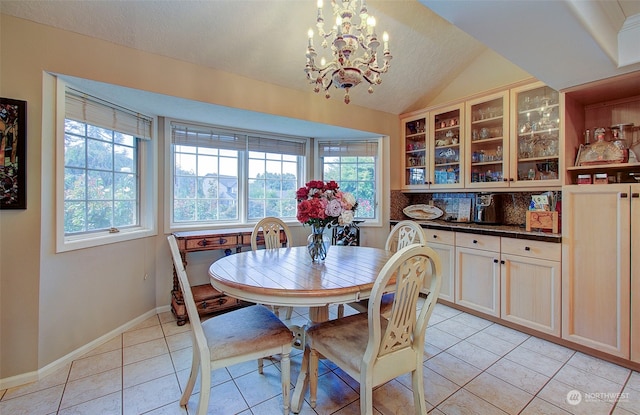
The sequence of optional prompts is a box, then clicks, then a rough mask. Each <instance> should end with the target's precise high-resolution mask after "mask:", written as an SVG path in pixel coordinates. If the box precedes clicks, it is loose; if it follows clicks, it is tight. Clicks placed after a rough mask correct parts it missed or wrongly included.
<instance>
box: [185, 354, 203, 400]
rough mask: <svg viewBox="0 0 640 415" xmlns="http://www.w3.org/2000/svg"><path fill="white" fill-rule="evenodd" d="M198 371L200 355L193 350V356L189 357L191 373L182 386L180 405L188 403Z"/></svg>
mask: <svg viewBox="0 0 640 415" xmlns="http://www.w3.org/2000/svg"><path fill="white" fill-rule="evenodd" d="M199 371H200V357H199V355H198V352H197V351H196V350H195V348H194V351H193V357H192V358H191V373H189V380H187V384H186V385H185V387H184V392H183V393H182V397H181V398H180V405H181V406H185V407H186V406H187V403H189V398H190V397H191V393H192V392H193V387H194V386H195V384H196V379H197V378H198V372H199Z"/></svg>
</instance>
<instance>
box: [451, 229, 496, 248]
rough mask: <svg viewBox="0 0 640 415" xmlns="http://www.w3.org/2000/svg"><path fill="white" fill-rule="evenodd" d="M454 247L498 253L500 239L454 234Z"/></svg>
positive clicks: (470, 234) (487, 236) (490, 236)
mask: <svg viewBox="0 0 640 415" xmlns="http://www.w3.org/2000/svg"><path fill="white" fill-rule="evenodd" d="M456 246H461V247H465V248H472V249H484V250H485V251H496V252H500V237H499V236H492V235H477V234H473V233H461V232H456Z"/></svg>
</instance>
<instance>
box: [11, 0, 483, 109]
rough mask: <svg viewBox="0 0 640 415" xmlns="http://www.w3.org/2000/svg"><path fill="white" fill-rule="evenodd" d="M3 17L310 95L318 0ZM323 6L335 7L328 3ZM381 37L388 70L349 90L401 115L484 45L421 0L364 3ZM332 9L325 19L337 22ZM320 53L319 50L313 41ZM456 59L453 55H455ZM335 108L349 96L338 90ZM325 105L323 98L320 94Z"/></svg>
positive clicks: (61, 5)
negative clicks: (386, 44) (308, 73)
mask: <svg viewBox="0 0 640 415" xmlns="http://www.w3.org/2000/svg"><path fill="white" fill-rule="evenodd" d="M0 4H1V6H0V7H1V9H0V10H1V11H2V12H3V13H6V14H10V15H13V16H16V17H20V18H24V19H29V20H32V21H35V22H39V23H43V24H46V25H50V26H54V27H58V28H62V29H66V30H69V31H73V32H77V33H80V34H84V35H88V36H92V37H97V38H100V39H104V40H108V41H110V42H113V43H116V44H120V45H124V46H128V47H131V48H135V49H140V50H144V51H149V52H152V53H156V54H160V55H165V56H168V57H172V58H176V59H179V60H183V61H188V62H193V63H196V64H199V65H203V66H206V67H210V68H215V69H219V70H223V71H228V72H233V73H236V74H239V75H242V76H246V77H248V78H253V79H257V80H260V81H265V82H269V83H273V84H277V85H281V86H285V87H288V88H294V89H300V90H305V91H311V90H312V86H311V85H309V84H308V82H307V80H306V78H305V74H304V71H303V69H304V65H305V56H304V54H305V50H306V46H307V31H308V29H309V28H311V27H313V28H314V29H315V18H316V13H317V8H316V0H304V1H300V0H269V1H265V0H262V1H261V0H253V1H244V0H210V1H155V0H147V1H131V0H129V1H101V0H94V1H30V0H23V1H8V0H2V1H1V2H0ZM325 4H327V5H328V4H330V2H329V1H328V0H327V1H325ZM367 5H368V9H369V14H372V15H373V16H375V17H376V20H377V22H378V23H377V29H378V30H377V31H378V32H379V35H381V34H382V31H387V32H389V34H390V37H391V39H390V48H391V53H392V55H393V59H392V61H391V69H390V70H389V72H388V73H387V74H385V75H384V76H383V78H382V79H383V83H382V85H379V86H377V87H376V88H375V92H374V94H373V95H369V94H368V93H367V88H366V87H363V86H362V85H361V86H359V87H356V88H354V89H352V91H351V94H350V95H351V102H352V105H361V106H365V107H369V108H374V109H377V110H381V111H385V112H389V113H394V114H399V113H402V112H405V111H407V110H409V109H412V108H411V105H412V104H413V103H415V102H416V101H419V100H424V99H423V98H424V97H425V96H427V97H428V96H435V95H436V94H437V93H438V92H439V91H440V89H441V87H442V86H443V85H446V84H448V83H449V82H450V81H451V80H452V79H454V78H455V77H456V75H458V74H459V73H460V71H461V70H462V69H463V68H465V67H466V66H468V64H469V63H470V62H471V61H472V60H473V59H475V57H476V56H478V55H479V54H480V53H481V52H482V51H484V49H485V46H484V45H482V44H481V43H479V42H478V41H476V40H474V39H473V38H472V37H470V36H469V35H467V34H466V33H464V32H463V31H461V30H459V29H458V28H456V27H455V26H453V25H452V24H450V23H448V22H447V21H445V20H444V19H442V18H440V17H439V16H437V15H436V14H434V13H433V12H432V11H431V10H429V9H428V8H426V7H424V6H423V5H421V4H420V3H419V2H417V1H416V0H396V1H389V0H385V1H376V0H369V1H368V2H367ZM330 10H331V8H330V6H325V19H326V20H330V19H329V18H330ZM315 43H316V49H318V50H320V49H322V48H321V47H320V44H319V43H320V42H319V41H318V40H317V39H316V42H315ZM454 50H455V53H451V51H454ZM330 91H331V94H332V99H334V100H338V101H340V102H341V101H342V99H343V91H341V90H338V89H335V88H333V87H332V88H331V90H330ZM318 99H325V98H324V97H323V95H319V96H318Z"/></svg>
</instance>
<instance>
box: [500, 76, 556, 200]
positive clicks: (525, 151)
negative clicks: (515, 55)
mask: <svg viewBox="0 0 640 415" xmlns="http://www.w3.org/2000/svg"><path fill="white" fill-rule="evenodd" d="M560 101H561V100H560V93H558V91H556V90H554V89H551V88H549V87H548V86H546V85H544V84H543V83H541V82H538V83H535V84H531V85H527V86H523V87H520V88H514V89H512V90H511V114H512V116H511V148H510V160H511V167H510V186H512V187H536V186H544V187H549V186H554V185H555V186H560V185H561V184H562V177H561V174H560V173H561V172H562V171H563V170H562V167H563V163H562V154H563V143H564V142H563V139H562V137H563V134H562V119H561V116H560V115H561V114H563V111H562V110H561V102H560Z"/></svg>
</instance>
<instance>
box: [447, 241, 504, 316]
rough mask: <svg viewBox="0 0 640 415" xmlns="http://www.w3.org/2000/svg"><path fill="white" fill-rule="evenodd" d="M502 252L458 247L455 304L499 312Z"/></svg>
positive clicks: (497, 313)
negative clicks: (500, 253) (500, 259)
mask: <svg viewBox="0 0 640 415" xmlns="http://www.w3.org/2000/svg"><path fill="white" fill-rule="evenodd" d="M499 256H500V255H499V253H498V252H494V251H484V250H481V249H471V248H465V247H456V282H455V293H456V301H455V302H456V304H460V305H462V306H465V307H469V308H471V309H474V310H477V311H481V312H483V313H486V314H490V315H493V316H496V317H498V316H500V263H499V262H500V261H499V259H498V258H499Z"/></svg>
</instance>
